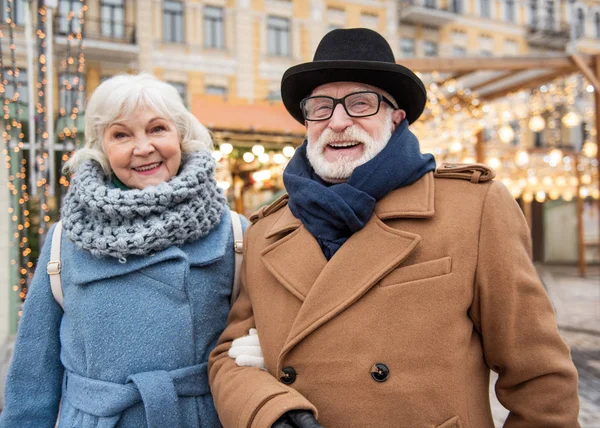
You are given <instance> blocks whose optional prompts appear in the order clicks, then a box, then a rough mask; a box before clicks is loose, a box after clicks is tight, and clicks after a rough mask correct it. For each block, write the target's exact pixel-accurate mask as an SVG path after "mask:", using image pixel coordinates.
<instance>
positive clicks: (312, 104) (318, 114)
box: [304, 97, 333, 120]
mask: <svg viewBox="0 0 600 428" xmlns="http://www.w3.org/2000/svg"><path fill="white" fill-rule="evenodd" d="M332 110H333V100H332V99H331V98H327V97H311V98H307V99H305V100H304V118H305V119H307V120H323V119H328V118H329V117H330V116H331V111H332Z"/></svg>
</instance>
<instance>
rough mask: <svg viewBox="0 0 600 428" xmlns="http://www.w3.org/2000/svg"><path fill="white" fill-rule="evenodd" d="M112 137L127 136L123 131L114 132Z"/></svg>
mask: <svg viewBox="0 0 600 428" xmlns="http://www.w3.org/2000/svg"><path fill="white" fill-rule="evenodd" d="M113 137H114V138H116V139H121V138H125V137H127V134H125V133H124V132H115V133H114V135H113Z"/></svg>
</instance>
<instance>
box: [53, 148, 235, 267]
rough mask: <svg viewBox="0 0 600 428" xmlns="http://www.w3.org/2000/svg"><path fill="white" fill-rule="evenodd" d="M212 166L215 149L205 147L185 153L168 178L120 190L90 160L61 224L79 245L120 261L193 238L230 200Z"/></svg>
mask: <svg viewBox="0 0 600 428" xmlns="http://www.w3.org/2000/svg"><path fill="white" fill-rule="evenodd" d="M214 172H215V162H214V160H213V158H212V156H211V154H210V153H209V152H207V151H201V152H197V153H193V154H189V155H187V156H185V158H184V159H183V165H182V168H181V170H180V172H179V174H178V175H177V176H175V177H173V178H172V179H170V180H169V181H167V182H164V183H161V184H159V185H156V186H148V187H146V188H145V189H141V190H140V189H129V190H121V189H118V188H114V187H113V186H111V185H110V184H109V182H110V179H109V177H107V176H106V175H105V174H104V171H103V170H102V168H101V167H100V165H99V164H98V163H97V162H95V161H88V162H86V163H84V164H83V165H82V166H81V167H80V168H79V169H78V170H77V173H76V174H75V176H74V177H73V179H72V181H71V185H70V186H69V191H68V193H67V195H66V196H65V199H64V203H63V208H62V222H63V228H64V229H65V232H66V234H67V237H68V238H69V239H70V240H71V241H73V242H74V243H75V244H76V245H77V246H78V247H79V248H81V249H84V250H87V251H89V252H91V253H92V254H93V255H95V256H100V257H102V256H111V257H115V258H118V259H119V260H120V261H121V262H125V261H126V258H127V257H128V256H130V255H147V254H150V253H151V252H156V251H161V250H164V249H165V248H168V247H170V246H172V245H181V244H185V243H187V242H192V241H195V240H197V239H199V238H201V237H203V236H206V235H208V233H209V232H210V231H211V230H212V229H213V228H214V227H215V226H216V225H217V224H219V221H220V220H221V214H222V213H223V210H224V209H225V206H226V203H227V202H226V200H225V197H224V196H223V193H222V191H221V189H219V188H218V187H217V183H216V181H215V179H214Z"/></svg>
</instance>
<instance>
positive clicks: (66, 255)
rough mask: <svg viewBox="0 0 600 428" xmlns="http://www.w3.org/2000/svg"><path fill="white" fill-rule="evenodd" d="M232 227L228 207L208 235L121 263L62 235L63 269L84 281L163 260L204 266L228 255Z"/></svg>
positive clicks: (145, 266)
mask: <svg viewBox="0 0 600 428" xmlns="http://www.w3.org/2000/svg"><path fill="white" fill-rule="evenodd" d="M231 230H232V229H231V218H230V213H229V210H225V211H224V213H223V215H222V216H221V221H220V223H219V224H218V225H217V226H215V228H214V229H212V231H211V232H210V233H209V234H208V235H207V236H205V237H203V238H200V239H198V240H196V241H194V242H190V243H187V244H184V245H182V246H180V247H177V246H171V247H169V248H167V249H165V250H163V251H159V252H158V253H156V254H150V255H145V256H131V257H128V258H127V262H126V263H120V262H119V261H118V260H117V259H115V258H114V257H96V256H93V255H92V254H91V253H90V252H89V251H84V250H80V249H78V248H77V247H76V246H75V244H73V243H72V242H71V241H69V240H68V239H67V238H66V236H64V235H63V244H62V252H63V255H62V256H61V259H62V260H61V264H62V266H63V267H62V272H64V274H65V275H68V278H69V280H70V281H72V282H73V283H75V284H77V285H82V284H87V283H90V282H94V281H100V280H104V279H109V278H114V277H118V276H121V275H126V274H128V273H131V272H135V271H139V270H142V269H146V268H148V267H150V266H153V265H156V264H158V263H162V262H174V263H185V264H186V265H191V266H204V265H208V264H211V263H214V262H216V261H217V260H219V259H221V258H222V257H223V256H224V255H225V250H226V246H227V243H230V235H231ZM79 267H83V268H79Z"/></svg>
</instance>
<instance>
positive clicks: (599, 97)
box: [594, 55, 600, 241]
mask: <svg viewBox="0 0 600 428" xmlns="http://www.w3.org/2000/svg"><path fill="white" fill-rule="evenodd" d="M594 65H595V69H596V70H595V72H596V76H597V77H598V80H600V55H595V56H594ZM594 107H595V111H594V117H595V118H596V147H597V148H598V150H596V159H597V160H598V166H597V168H598V174H599V176H600V91H594ZM599 178H600V177H599ZM598 190H600V179H599V180H598ZM596 203H597V204H598V220H600V199H598V200H597V201H596ZM598 232H599V233H600V227H599V228H598ZM598 238H600V236H599V237H598ZM599 241H600V239H599Z"/></svg>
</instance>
